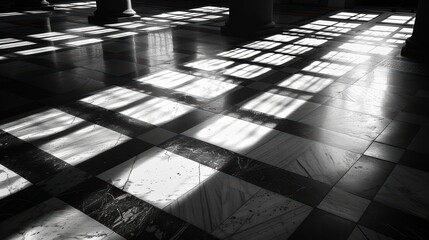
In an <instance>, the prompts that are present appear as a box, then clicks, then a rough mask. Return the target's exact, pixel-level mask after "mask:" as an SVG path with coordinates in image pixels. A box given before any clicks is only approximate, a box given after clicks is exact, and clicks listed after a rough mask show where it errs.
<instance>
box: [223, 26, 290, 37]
mask: <svg viewBox="0 0 429 240" xmlns="http://www.w3.org/2000/svg"><path fill="white" fill-rule="evenodd" d="M282 31H283V27H281V26H277V25H274V24H273V25H270V26H268V27H263V28H259V29H245V28H240V27H231V26H228V25H225V26H222V27H221V33H222V34H223V35H227V36H235V37H260V36H265V35H272V34H276V33H281V32H282Z"/></svg>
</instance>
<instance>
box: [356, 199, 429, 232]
mask: <svg viewBox="0 0 429 240" xmlns="http://www.w3.org/2000/svg"><path fill="white" fill-rule="evenodd" d="M359 224H360V225H363V226H365V227H368V228H370V229H372V230H375V231H377V232H380V233H382V234H384V235H386V236H388V237H392V238H394V239H396V240H414V239H415V240H417V239H419V240H420V239H427V238H429V223H428V222H427V221H425V220H423V219H421V218H418V217H414V216H412V215H409V214H406V213H404V212H401V211H399V210H396V209H393V208H390V207H386V206H384V205H382V204H379V203H376V202H373V203H371V204H370V205H369V207H368V208H367V209H366V211H365V213H364V215H363V216H362V218H361V219H360V221H359Z"/></svg>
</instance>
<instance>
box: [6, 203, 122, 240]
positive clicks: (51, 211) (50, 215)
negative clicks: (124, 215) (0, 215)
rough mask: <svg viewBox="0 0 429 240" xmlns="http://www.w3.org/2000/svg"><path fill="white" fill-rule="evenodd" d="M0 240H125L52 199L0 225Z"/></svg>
mask: <svg viewBox="0 0 429 240" xmlns="http://www.w3.org/2000/svg"><path fill="white" fill-rule="evenodd" d="M0 229H2V231H1V232H0V237H1V239H5V240H6V239H7V240H9V239H52V240H53V239H82V240H84V239H94V240H107V239H109V240H110V239H111V240H122V239H123V240H125V238H123V237H121V236H120V235H118V234H116V233H115V232H114V231H112V230H110V229H109V228H107V227H105V226H104V225H102V224H100V223H99V222H97V221H95V220H94V219H92V218H90V217H89V216H87V215H85V214H84V213H82V212H80V211H78V210H77V209H75V208H73V207H71V206H69V205H67V204H65V203H64V202H63V201H61V200H59V199H57V198H52V199H50V200H47V201H45V202H43V203H41V204H39V205H36V206H35V207H33V208H31V209H29V210H27V211H24V212H22V213H20V214H18V215H15V216H14V217H12V218H11V219H9V220H8V221H4V222H2V223H0Z"/></svg>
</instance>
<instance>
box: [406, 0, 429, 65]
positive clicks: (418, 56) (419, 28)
mask: <svg viewBox="0 0 429 240" xmlns="http://www.w3.org/2000/svg"><path fill="white" fill-rule="evenodd" d="M428 31H429V2H428V1H427V0H419V5H418V8H417V15H416V21H415V23H414V29H413V35H412V36H411V37H410V38H408V39H407V41H406V44H405V46H404V47H402V51H401V55H402V56H404V57H408V58H412V59H415V60H417V61H421V62H429V42H428V40H429V38H428Z"/></svg>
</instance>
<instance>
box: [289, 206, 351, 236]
mask: <svg viewBox="0 0 429 240" xmlns="http://www.w3.org/2000/svg"><path fill="white" fill-rule="evenodd" d="M354 228H355V223H353V222H351V221H349V220H346V219H344V218H340V217H337V216H335V215H332V214H330V213H327V212H325V211H323V210H320V209H317V208H316V209H314V210H313V211H312V212H311V213H310V215H309V216H308V217H307V218H306V219H305V220H304V222H303V223H302V224H301V225H300V226H299V227H298V228H297V229H296V230H295V232H294V233H293V234H292V236H291V237H290V238H289V240H295V239H296V240H298V239H299V240H303V239H331V240H341V239H344V240H346V239H348V237H349V235H350V234H351V232H352V231H353V229H354Z"/></svg>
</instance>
